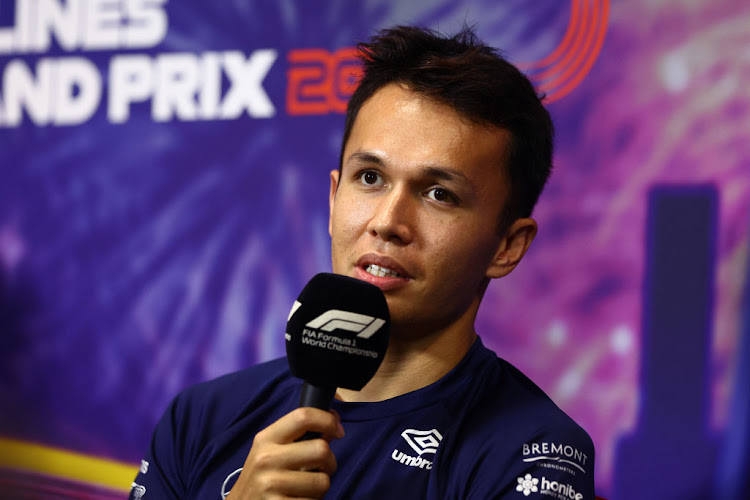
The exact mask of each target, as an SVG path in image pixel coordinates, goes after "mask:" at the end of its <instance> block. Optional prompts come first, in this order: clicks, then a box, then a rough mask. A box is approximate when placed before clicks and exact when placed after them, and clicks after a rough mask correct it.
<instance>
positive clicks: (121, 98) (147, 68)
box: [107, 55, 153, 123]
mask: <svg viewBox="0 0 750 500" xmlns="http://www.w3.org/2000/svg"><path fill="white" fill-rule="evenodd" d="M152 80H153V75H152V73H151V60H150V59H149V58H148V57H147V56H141V55H127V56H116V57H113V58H112V62H111V63H110V67H109V107H108V110H107V116H108V117H109V121H110V122H112V123H122V122H125V121H127V120H128V118H129V117H130V103H132V102H142V101H145V100H147V99H148V98H149V96H150V95H151V88H152Z"/></svg>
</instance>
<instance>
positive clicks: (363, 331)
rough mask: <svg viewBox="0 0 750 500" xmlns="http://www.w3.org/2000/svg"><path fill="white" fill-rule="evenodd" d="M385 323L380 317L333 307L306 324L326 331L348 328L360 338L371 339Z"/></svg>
mask: <svg viewBox="0 0 750 500" xmlns="http://www.w3.org/2000/svg"><path fill="white" fill-rule="evenodd" d="M384 324H385V320H383V319H380V318H373V317H372V316H367V315H365V314H358V313H353V312H349V311H342V310H341V309H331V310H330V311H326V312H324V313H323V314H321V315H320V316H318V317H317V318H315V319H314V320H312V321H310V322H309V323H307V325H306V326H307V327H308V328H315V329H316V330H323V331H324V332H332V331H334V330H336V329H339V330H347V331H350V332H355V333H357V337H359V338H362V339H369V338H370V337H372V336H373V334H374V333H375V332H377V331H378V330H380V327H381V326H383V325H384Z"/></svg>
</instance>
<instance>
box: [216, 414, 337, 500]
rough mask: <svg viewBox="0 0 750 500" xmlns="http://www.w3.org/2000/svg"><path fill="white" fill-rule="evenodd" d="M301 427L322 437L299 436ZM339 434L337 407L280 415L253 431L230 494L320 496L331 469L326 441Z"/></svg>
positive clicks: (331, 458) (333, 460)
mask: <svg viewBox="0 0 750 500" xmlns="http://www.w3.org/2000/svg"><path fill="white" fill-rule="evenodd" d="M306 432H317V433H320V435H321V438H319V439H311V440H308V441H298V439H299V438H300V437H301V436H303V435H304V434H305V433H306ZM343 436H344V429H343V427H342V426H341V419H340V418H339V416H338V414H337V413H336V412H327V411H323V410H319V409H317V408H298V409H296V410H294V411H292V412H290V413H288V414H287V415H284V416H283V417H281V418H280V419H279V420H277V421H276V422H274V423H273V424H271V425H269V426H268V427H266V428H265V429H263V430H262V431H260V432H259V433H258V434H256V435H255V439H253V445H252V447H251V449H250V453H249V454H248V456H247V459H246V460H245V465H244V467H243V469H242V472H241V473H240V476H239V478H238V479H237V482H236V483H235V485H234V486H233V487H232V491H231V494H230V497H229V498H231V499H232V500H235V499H237V500H244V499H251V498H252V499H266V498H267V499H271V498H274V499H276V498H322V497H323V495H325V493H326V492H327V491H328V488H329V487H330V484H331V477H330V476H331V475H332V474H333V473H334V472H335V471H336V457H335V456H334V454H333V452H332V451H331V447H330V446H329V442H330V441H331V440H333V439H337V438H341V437H343Z"/></svg>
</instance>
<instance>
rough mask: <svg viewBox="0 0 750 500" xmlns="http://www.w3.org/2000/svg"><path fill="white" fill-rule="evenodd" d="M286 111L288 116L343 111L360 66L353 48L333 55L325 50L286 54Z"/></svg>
mask: <svg viewBox="0 0 750 500" xmlns="http://www.w3.org/2000/svg"><path fill="white" fill-rule="evenodd" d="M287 60H288V61H289V65H290V67H289V70H288V71H287V92H286V110H287V113H288V114H290V115H323V114H327V113H344V112H346V104H347V102H348V101H349V98H350V97H351V95H352V94H353V93H354V89H356V87H357V83H358V81H359V78H360V76H361V75H362V68H361V66H360V64H359V61H358V59H357V58H356V49H355V48H353V47H345V48H343V49H339V50H337V51H336V52H334V53H333V54H331V53H330V52H328V51H327V50H325V49H296V50H292V51H290V52H289V54H288V55H287Z"/></svg>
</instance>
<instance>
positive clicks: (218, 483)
mask: <svg viewBox="0 0 750 500" xmlns="http://www.w3.org/2000/svg"><path fill="white" fill-rule="evenodd" d="M415 375H416V374H415ZM301 386H302V383H301V381H300V380H299V379H297V378H295V377H293V376H292V375H291V374H290V373H289V368H288V365H287V362H286V360H285V359H283V358H282V359H277V360H274V361H270V362H267V363H263V364H260V365H257V366H254V367H252V368H249V369H246V370H243V371H240V372H236V373H232V374H229V375H226V376H223V377H220V378H218V379H215V380H212V381H209V382H205V383H202V384H198V385H196V386H193V387H190V388H188V389H186V390H185V391H183V392H182V393H180V394H179V395H178V396H177V397H176V398H175V400H174V401H173V402H172V403H171V404H170V405H169V407H168V408H167V410H166V412H165V414H164V416H163V417H162V419H161V420H160V422H159V423H158V424H157V426H156V429H155V431H154V435H153V438H152V440H151V444H150V447H149V449H148V453H147V454H146V456H145V458H144V460H143V461H142V463H141V471H140V473H139V474H138V476H137V477H136V479H135V482H134V483H133V488H132V490H131V493H130V499H131V500H139V499H145V500H150V499H159V500H170V499H183V500H187V499H217V500H219V499H221V498H224V497H226V495H228V494H229V491H230V490H231V487H232V485H233V484H234V483H235V481H236V480H237V477H239V474H240V471H241V468H242V466H243V464H244V462H245V459H246V457H247V455H248V453H249V451H250V447H251V445H252V442H253V437H254V436H255V434H256V433H257V432H259V431H260V430H262V429H264V428H265V427H267V426H268V425H270V424H271V423H273V422H275V421H276V420H278V419H279V418H280V417H282V416H283V415H285V414H287V413H289V412H290V411H292V410H294V409H295V408H296V407H297V406H298V403H299V397H300V392H301ZM332 407H333V409H335V410H336V411H337V412H338V413H339V415H340V416H341V422H342V425H343V426H344V429H345V431H346V435H345V436H344V437H343V438H342V439H336V440H334V441H332V442H331V449H332V450H333V453H334V454H335V456H336V461H337V464H338V469H337V470H336V472H335V473H334V474H333V475H332V477H331V487H330V489H329V491H328V493H327V494H326V496H325V498H326V499H370V498H371V499H402V498H403V499H422V498H424V499H434V500H446V499H477V500H488V499H503V500H506V499H507V500H519V499H525V498H531V499H533V498H543V499H545V500H547V499H560V500H583V499H586V500H590V499H592V500H593V498H594V447H593V444H592V442H591V438H590V437H589V436H588V434H587V433H586V431H584V430H583V429H582V428H581V427H580V426H578V424H576V423H575V422H574V421H573V420H572V419H571V418H570V417H568V416H567V415H566V414H565V413H564V412H563V411H562V410H560V409H559V408H558V407H557V406H556V405H555V404H554V403H553V402H552V400H550V399H549V398H548V397H547V396H546V395H545V394H544V392H542V390H541V389H539V388H538V387H537V386H536V385H534V383H533V382H531V381H530V380H529V379H528V378H527V377H526V376H524V375H523V374H522V373H521V372H520V371H519V370H517V369H516V368H514V367H513V366H512V365H511V364H510V363H508V362H506V361H504V360H502V359H500V358H498V357H497V356H496V355H495V353H494V352H492V351H490V350H489V349H487V348H486V347H484V345H483V344H482V342H481V340H480V339H477V340H476V342H474V344H473V346H472V347H471V349H470V350H469V352H468V353H467V354H466V356H465V357H464V359H463V360H462V361H461V362H460V363H459V364H458V365H457V366H456V367H455V368H454V369H453V370H452V371H450V372H449V373H448V374H446V375H445V376H444V377H443V378H441V379H440V380H438V381H437V382H435V383H433V384H431V385H429V386H427V387H424V388H422V389H419V390H417V391H413V392H410V393H407V394H404V395H401V396H398V397H395V398H392V399H388V400H386V401H380V402H374V403H346V402H342V401H338V400H334V402H333V406H332Z"/></svg>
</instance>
